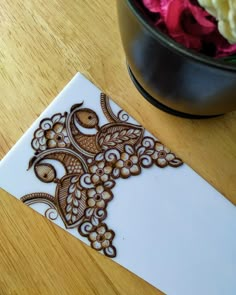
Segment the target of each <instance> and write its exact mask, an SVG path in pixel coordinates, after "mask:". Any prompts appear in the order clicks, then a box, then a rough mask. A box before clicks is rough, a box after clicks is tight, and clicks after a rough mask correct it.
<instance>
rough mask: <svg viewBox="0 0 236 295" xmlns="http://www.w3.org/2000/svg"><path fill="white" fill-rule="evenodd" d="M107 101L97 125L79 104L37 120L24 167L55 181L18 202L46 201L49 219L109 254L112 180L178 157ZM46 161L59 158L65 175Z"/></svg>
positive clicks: (171, 162) (176, 163) (113, 252)
mask: <svg viewBox="0 0 236 295" xmlns="http://www.w3.org/2000/svg"><path fill="white" fill-rule="evenodd" d="M102 98H104V96H102ZM107 103H108V102H107V101H106V103H104V101H102V109H103V111H104V114H105V115H106V117H107V118H108V119H109V120H110V123H108V124H105V125H104V126H102V127H99V125H98V124H99V118H98V116H97V115H96V113H95V112H94V111H92V110H90V109H86V108H84V109H82V108H81V105H82V104H79V105H75V106H72V108H71V112H70V114H67V113H65V114H64V115H63V114H55V115H53V116H52V117H51V118H46V119H44V120H42V121H41V122H40V124H39V128H38V129H37V130H36V131H35V132H34V138H33V140H32V143H31V145H32V148H33V149H34V150H35V155H34V157H33V158H32V159H31V160H30V164H29V168H31V167H32V166H33V167H34V172H35V175H36V177H37V178H38V179H39V180H41V181H43V182H44V183H50V182H54V183H55V184H56V191H55V196H51V195H48V194H46V193H32V194H29V195H26V196H23V197H22V201H23V202H25V203H26V204H28V205H30V204H33V203H35V202H36V201H38V202H44V203H46V204H48V205H49V207H50V208H49V209H48V210H47V211H46V212H45V216H47V217H48V218H50V219H52V220H55V219H56V218H57V216H58V215H59V216H60V217H61V218H62V220H63V222H64V224H65V227H66V228H77V230H78V233H79V234H80V235H81V236H83V237H86V238H87V239H88V241H89V242H90V245H91V247H92V248H93V249H95V250H97V251H102V252H103V253H104V254H105V255H106V256H109V257H115V256H116V252H117V250H116V248H115V246H114V245H113V240H114V238H115V232H114V231H113V230H111V229H110V228H109V227H108V226H107V224H106V223H105V219H106V217H107V214H108V213H107V208H108V205H109V203H110V202H111V200H112V199H113V198H114V195H113V192H112V189H113V188H114V186H115V185H116V180H117V179H119V178H121V179H127V178H130V177H133V176H137V175H139V174H140V173H141V172H142V170H143V169H145V168H150V167H151V166H153V165H155V166H157V167H160V168H165V167H167V166H171V167H179V166H180V165H182V161H181V160H180V159H179V158H178V157H176V156H175V154H174V153H172V152H171V151H170V150H169V149H168V148H167V147H165V146H164V145H163V144H162V143H161V142H159V141H158V140H156V139H154V138H152V137H149V136H144V129H143V128H142V127H141V126H138V125H134V124H131V123H128V122H127V121H128V119H129V117H128V115H125V116H124V115H123V116H121V114H122V113H121V112H119V113H118V115H117V117H115V115H114V114H113V113H111V109H110V108H109V107H107ZM120 118H122V119H125V121H122V120H121V119H120ZM75 122H76V123H75ZM79 123H80V124H81V125H82V126H83V127H84V126H87V128H93V127H94V128H95V129H96V130H97V133H96V134H94V135H91V134H84V133H82V132H81V131H80V130H79V127H78V124H79ZM48 160H54V161H57V162H60V163H61V164H62V166H63V167H64V169H65V174H64V175H63V176H62V177H58V175H57V174H58V173H57V169H56V168H55V167H54V166H53V164H51V163H50V164H49V163H47V161H48Z"/></svg>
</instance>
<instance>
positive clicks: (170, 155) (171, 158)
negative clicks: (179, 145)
mask: <svg viewBox="0 0 236 295" xmlns="http://www.w3.org/2000/svg"><path fill="white" fill-rule="evenodd" d="M174 158H175V155H174V154H172V153H169V154H167V155H166V160H167V161H172V160H174Z"/></svg>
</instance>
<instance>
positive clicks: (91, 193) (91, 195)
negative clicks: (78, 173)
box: [87, 188, 96, 198]
mask: <svg viewBox="0 0 236 295" xmlns="http://www.w3.org/2000/svg"><path fill="white" fill-rule="evenodd" d="M87 194H88V197H89V198H93V197H94V196H95V195H96V191H95V189H93V188H92V189H89V190H88V191H87Z"/></svg>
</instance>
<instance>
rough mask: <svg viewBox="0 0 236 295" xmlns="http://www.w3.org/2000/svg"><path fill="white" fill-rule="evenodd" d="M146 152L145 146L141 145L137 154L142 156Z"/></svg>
mask: <svg viewBox="0 0 236 295" xmlns="http://www.w3.org/2000/svg"><path fill="white" fill-rule="evenodd" d="M144 152H145V147H143V146H141V147H140V148H139V149H138V151H137V154H138V156H139V157H140V156H141V155H142V154H144Z"/></svg>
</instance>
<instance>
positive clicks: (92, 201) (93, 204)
mask: <svg viewBox="0 0 236 295" xmlns="http://www.w3.org/2000/svg"><path fill="white" fill-rule="evenodd" d="M87 204H88V206H89V207H91V208H93V207H94V206H95V205H96V201H95V200H94V199H92V198H90V199H88V201H87Z"/></svg>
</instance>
